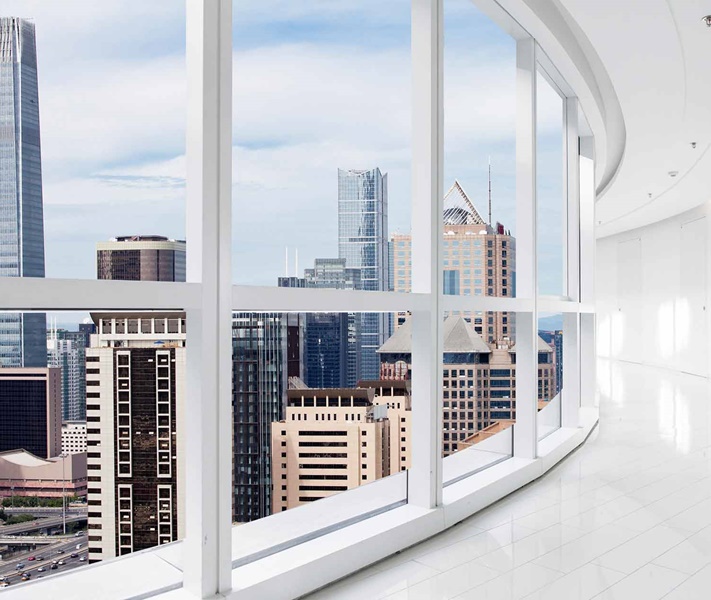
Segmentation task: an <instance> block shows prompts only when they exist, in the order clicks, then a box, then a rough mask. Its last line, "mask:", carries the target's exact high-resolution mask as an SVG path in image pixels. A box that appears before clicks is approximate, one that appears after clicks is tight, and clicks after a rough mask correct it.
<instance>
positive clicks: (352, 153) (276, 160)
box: [3, 0, 558, 285]
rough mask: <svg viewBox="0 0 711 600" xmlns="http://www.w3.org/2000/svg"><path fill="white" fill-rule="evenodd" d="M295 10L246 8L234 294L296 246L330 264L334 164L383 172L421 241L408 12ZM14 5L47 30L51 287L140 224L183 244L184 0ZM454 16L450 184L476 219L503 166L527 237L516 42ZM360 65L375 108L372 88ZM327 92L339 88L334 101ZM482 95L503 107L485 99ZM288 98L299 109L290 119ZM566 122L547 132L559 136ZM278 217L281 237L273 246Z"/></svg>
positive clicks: (403, 226)
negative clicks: (413, 194)
mask: <svg viewBox="0 0 711 600" xmlns="http://www.w3.org/2000/svg"><path fill="white" fill-rule="evenodd" d="M285 4H286V3H284V2H282V1H276V0H272V1H268V2H262V3H256V2H253V3H240V5H238V6H237V7H236V10H235V23H236V24H235V28H234V33H235V69H238V70H239V71H240V72H242V73H247V74H249V73H256V72H260V73H261V74H262V76H261V77H259V78H251V77H243V78H240V84H239V86H238V87H236V89H235V106H236V109H235V124H234V127H233V131H234V163H235V169H234V174H235V181H234V186H233V189H234V197H235V201H234V213H235V229H236V230H237V231H239V233H240V235H241V236H242V238H243V240H244V242H242V243H240V244H235V247H234V260H233V265H234V272H235V277H234V278H233V280H234V281H235V283H242V284H256V285H274V282H275V281H276V278H277V277H278V276H279V275H283V252H284V246H285V245H288V246H290V247H293V248H296V247H298V248H299V255H300V257H301V260H302V261H303V264H309V263H311V262H312V261H313V259H314V258H317V257H320V256H336V251H337V244H336V241H335V240H336V228H337V222H336V214H337V207H336V201H337V188H336V182H335V177H336V172H337V169H338V168H353V169H371V168H374V167H376V166H377V167H380V169H381V170H382V171H383V172H388V174H389V179H390V190H389V195H390V198H389V201H390V225H391V226H390V231H389V232H388V234H391V233H394V232H402V233H405V232H408V231H409V229H410V139H409V136H410V106H409V102H410V94H411V91H410V77H409V73H410V69H409V61H410V58H409V47H410V43H409V36H410V7H409V2H406V1H404V0H394V1H393V2H391V3H388V6H387V7H383V6H381V5H380V4H379V3H376V2H374V1H372V0H368V1H366V2H363V3H359V5H358V6H351V5H349V4H348V3H345V2H328V3H316V4H315V5H308V6H301V7H293V6H288V5H285ZM3 7H4V10H3V13H5V14H24V15H27V16H30V17H32V18H33V19H34V22H35V23H36V26H37V27H38V29H39V31H40V32H41V35H40V36H39V40H38V45H39V50H40V65H39V67H40V68H39V72H40V78H41V90H42V91H41V94H42V102H41V110H42V115H41V116H42V124H43V125H42V126H43V146H44V148H43V152H44V159H45V160H44V162H45V212H46V218H45V224H46V245H47V249H48V252H47V274H48V275H49V276H50V277H69V278H71V277H76V278H93V277H94V264H93V249H94V247H95V244H96V243H97V242H99V241H102V240H106V239H109V238H110V237H113V236H115V235H118V234H123V233H126V232H128V233H130V232H132V231H133V230H134V228H135V225H134V223H133V222H132V219H133V218H135V217H136V216H138V217H140V218H141V220H142V222H144V223H145V226H142V227H141V229H142V230H144V231H149V232H152V231H157V232H159V233H161V234H162V235H165V236H167V237H171V238H176V239H184V234H185V231H184V175H185V173H184V133H185V132H184V121H185V83H186V82H185V70H184V65H183V61H184V7H183V6H182V4H181V3H167V2H156V3H150V5H149V6H146V5H145V3H143V2H138V1H137V0H122V1H121V2H116V3H108V4H106V3H102V5H97V6H91V7H87V6H82V7H81V16H82V18H81V19H78V18H76V16H77V11H76V10H75V9H74V8H73V7H72V5H69V6H62V7H58V6H52V5H51V3H43V2H40V1H36V0H35V1H30V0H7V1H6V2H5V3H4V6H3ZM277 9H278V10H277ZM376 9H377V10H376ZM445 11H446V14H445V19H446V23H445V27H446V37H447V46H446V52H445V85H446V91H447V102H446V115H445V119H446V120H445V128H446V136H445V140H446V163H445V169H446V172H447V177H446V179H447V180H450V179H454V178H455V177H456V178H458V179H459V180H460V181H461V182H462V185H463V186H464V187H465V188H466V189H467V190H468V191H469V193H470V194H471V195H472V198H473V199H474V201H475V203H476V204H477V205H479V206H481V203H482V201H485V198H486V192H487V183H486V167H487V164H488V158H489V156H491V158H492V164H493V178H494V193H493V195H494V207H493V208H494V221H496V220H499V221H501V222H505V223H507V224H510V225H509V226H510V227H511V229H512V232H513V233H514V234H515V219H514V218H513V215H512V212H513V207H514V186H513V182H514V179H513V168H514V160H513V138H512V132H513V126H512V123H513V104H512V90H513V88H514V75H515V70H514V65H513V62H512V60H513V54H512V52H511V48H512V45H511V40H510V39H509V38H508V36H507V35H506V34H505V33H503V32H501V31H500V30H499V29H498V28H497V27H496V26H495V25H494V24H493V23H491V22H490V21H489V20H488V19H487V18H486V17H484V16H483V15H481V14H480V13H478V12H477V11H476V9H475V8H474V7H473V6H472V5H471V4H470V3H469V2H463V1H462V2H448V3H447V6H446V7H445ZM276 14H278V15H279V17H278V18H275V15H276ZM129 15H130V16H129ZM344 17H347V19H344ZM287 23H288V27H287V26H286V24H287ZM347 23H348V24H352V23H357V24H358V27H350V26H346V24H347ZM122 25H125V26H122ZM472 30H475V31H476V34H477V35H476V39H477V44H476V45H474V46H473V45H472V44H471V32H472ZM97 31H102V35H97ZM68 39H72V40H73V42H72V44H68V43H67V40H68ZM480 58H486V59H487V61H481V60H479V59H480ZM354 60H355V61H356V62H357V64H354V62H353V61H354ZM68 65H72V68H69V67H68ZM277 65H278V66H277ZM373 65H375V67H374V66H373ZM364 69H368V70H369V72H370V73H371V76H370V77H369V82H370V83H369V85H372V86H373V87H375V88H377V89H378V90H379V94H377V95H375V96H374V97H370V95H367V94H366V95H364V94H362V93H360V92H361V91H362V82H361V78H360V75H359V73H361V72H363V70H364ZM299 72H301V73H303V74H304V76H303V77H302V78H298V77H295V76H294V74H295V73H299ZM257 80H258V81H257ZM326 82H328V84H329V85H330V86H331V87H333V86H335V87H337V88H339V89H340V90H342V91H343V93H342V94H339V96H338V102H334V97H333V93H332V92H331V93H330V94H328V93H324V91H325V90H324V88H323V86H324V85H326ZM467 82H469V83H467ZM481 82H484V83H485V85H486V89H487V90H488V91H489V92H494V93H496V94H497V95H498V97H500V98H501V99H502V102H501V103H499V104H497V105H496V106H490V105H488V104H486V103H483V102H482V103H478V102H476V97H477V93H478V92H477V90H478V89H479V84H480V83H481ZM70 90H75V92H74V93H70ZM73 97H81V98H83V100H82V101H81V102H77V103H72V102H70V101H69V100H70V98H73ZM285 98H288V101H289V103H290V106H291V107H292V109H293V110H290V111H284V110H283V109H284V101H285V100H284V99H285ZM450 99H451V100H450ZM472 100H474V101H472ZM257 102H258V103H259V104H258V105H257V104H256V103H257ZM257 109H259V110H257ZM509 109H510V110H509ZM109 114H115V115H119V116H120V117H121V118H120V119H114V118H111V119H110V118H107V116H108V115H109ZM295 114H298V118H294V117H293V115H295ZM361 114H367V115H368V120H369V121H368V122H369V126H368V127H363V121H362V119H361V118H360V117H359V116H358V115H361ZM286 115H292V117H291V118H290V117H288V116H286ZM556 117H557V116H556V115H554V114H546V117H545V118H544V119H543V121H542V124H543V125H544V126H547V125H546V124H549V125H550V126H551V127H552V129H553V130H555V128H554V127H553V126H554V125H555V124H556V122H557V120H558V119H557V118H556ZM373 132H377V134H376V135H374V133H373ZM264 206H270V207H271V209H270V211H269V214H267V213H265V211H264ZM128 208H130V209H131V210H127V209H128ZM99 214H102V215H103V217H102V218H98V215H99ZM107 214H108V215H109V216H110V218H105V216H106V215H107ZM273 215H279V216H278V218H276V219H273V218H272V216H273ZM267 219H269V227H270V228H273V232H274V235H273V236H270V237H269V239H264V237H263V236H260V235H259V232H260V231H261V228H262V227H263V226H264V225H265V224H266V222H267ZM256 255H259V256H260V257H262V259H261V260H254V258H255V256H256ZM238 267H239V272H240V274H239V276H237V272H238ZM556 270H557V269H556ZM541 277H542V278H543V277H545V272H542V273H541Z"/></svg>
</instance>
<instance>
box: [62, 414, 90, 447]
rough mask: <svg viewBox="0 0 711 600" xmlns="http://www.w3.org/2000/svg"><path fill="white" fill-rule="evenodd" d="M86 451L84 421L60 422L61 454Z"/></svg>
mask: <svg viewBox="0 0 711 600" xmlns="http://www.w3.org/2000/svg"><path fill="white" fill-rule="evenodd" d="M82 452H86V421H65V422H64V423H62V454H81V453H82Z"/></svg>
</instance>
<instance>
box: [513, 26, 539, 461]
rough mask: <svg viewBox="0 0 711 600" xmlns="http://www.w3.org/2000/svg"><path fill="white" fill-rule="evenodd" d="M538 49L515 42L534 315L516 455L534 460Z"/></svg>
mask: <svg viewBox="0 0 711 600" xmlns="http://www.w3.org/2000/svg"><path fill="white" fill-rule="evenodd" d="M536 216H537V215H536V45H535V42H534V41H533V39H531V38H528V39H522V40H519V41H518V42H517V43H516V295H517V297H519V298H528V299H530V301H531V309H530V310H531V312H521V313H518V314H517V316H516V425H515V426H514V456H518V457H521V458H535V457H536V451H537V446H538V433H537V427H536V414H537V412H538V351H537V342H538V323H537V310H536V306H537V295H538V273H537V267H538V265H537V262H538V259H537V256H538V255H537V248H536Z"/></svg>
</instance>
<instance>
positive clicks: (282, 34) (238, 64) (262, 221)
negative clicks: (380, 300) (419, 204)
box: [233, 0, 411, 370]
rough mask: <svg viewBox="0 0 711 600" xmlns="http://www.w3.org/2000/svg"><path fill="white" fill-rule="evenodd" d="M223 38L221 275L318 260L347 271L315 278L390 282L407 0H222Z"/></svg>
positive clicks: (404, 132)
mask: <svg viewBox="0 0 711 600" xmlns="http://www.w3.org/2000/svg"><path fill="white" fill-rule="evenodd" d="M234 43H235V47H234V102H235V110H234V120H233V144H234V147H233V150H234V161H235V169H234V174H233V182H234V187H233V202H234V211H233V213H234V241H233V248H234V259H233V281H234V282H235V283H237V284H246V285H263V286H276V285H278V284H279V285H288V286H290V287H300V286H305V287H311V286H310V283H309V282H310V279H309V278H310V275H309V271H311V270H314V271H317V272H318V271H319V270H322V268H323V265H324V262H327V263H329V265H330V267H329V268H334V269H335V268H340V269H341V270H347V271H348V273H347V274H346V279H347V281H348V283H347V284H339V283H337V282H335V281H334V282H332V284H331V285H324V287H341V286H342V285H343V286H344V287H349V286H350V287H352V288H354V289H362V290H373V291H378V290H379V291H389V290H391V289H392V287H393V283H392V280H391V273H390V258H391V256H390V244H389V240H390V235H391V233H392V232H409V230H410V160H411V151H410V127H411V125H410V113H411V110H410V98H411V80H410V60H411V59H410V2H409V1H408V0H391V1H390V2H388V3H387V5H386V6H385V5H381V4H378V5H377V6H376V5H375V4H374V3H372V2H366V3H337V2H295V3H290V4H289V6H288V8H286V5H282V4H280V5H279V8H278V9H275V5H274V3H273V2H263V1H258V0H245V1H240V2H237V1H235V2H234ZM366 321H368V319H366ZM363 325H364V327H368V326H369V324H368V323H367V322H364V323H363ZM374 326H380V327H382V323H381V324H380V325H378V324H377V323H375V324H374ZM378 333H379V334H382V336H381V337H382V339H380V340H379V342H380V343H382V342H383V341H384V340H385V339H387V337H388V335H389V331H384V330H382V329H381V330H379V331H378ZM375 368H376V370H377V365H376V367H375Z"/></svg>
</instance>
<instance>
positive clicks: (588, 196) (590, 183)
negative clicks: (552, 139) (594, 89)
mask: <svg viewBox="0 0 711 600" xmlns="http://www.w3.org/2000/svg"><path fill="white" fill-rule="evenodd" d="M594 148H595V146H594V143H593V138H592V137H590V136H586V137H582V138H580V159H579V160H580V163H579V164H580V301H581V302H584V303H587V304H590V305H592V304H593V303H594V302H595V286H594V284H595V160H594V158H595V154H594ZM596 344H597V340H596V339H595V314H594V313H589V314H581V315H580V394H581V405H582V406H595V389H596V386H597V378H596V374H595V373H596V358H595V356H596V349H597V345H596Z"/></svg>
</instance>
